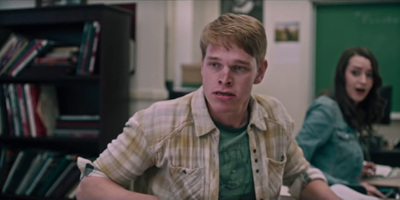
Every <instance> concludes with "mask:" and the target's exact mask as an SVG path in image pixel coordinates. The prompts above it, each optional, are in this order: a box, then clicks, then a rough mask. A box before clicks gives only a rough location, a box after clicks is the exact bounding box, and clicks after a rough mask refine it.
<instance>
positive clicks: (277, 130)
mask: <svg viewBox="0 0 400 200" xmlns="http://www.w3.org/2000/svg"><path fill="white" fill-rule="evenodd" d="M250 108H251V118H250V121H249V124H248V127H247V132H248V135H249V142H250V149H249V150H250V155H251V160H252V163H251V164H252V169H253V180H254V187H255V193H256V197H257V199H264V200H265V199H275V198H277V197H278V196H279V193H280V188H281V186H282V184H284V185H287V186H288V187H289V192H290V193H291V195H292V196H294V197H298V195H299V193H300V191H301V189H302V188H304V186H305V185H306V184H308V182H310V181H311V180H312V179H314V178H320V179H324V180H325V178H324V176H323V175H322V173H321V172H320V171H318V170H316V169H311V168H309V163H308V162H307V161H306V160H305V159H304V157H303V153H302V151H301V149H300V148H299V147H298V145H297V143H296V142H295V140H294V139H293V136H292V130H293V122H292V119H291V118H290V116H289V115H288V114H287V112H286V110H285V108H284V107H283V106H282V105H281V103H280V102H279V101H277V100H276V99H274V98H272V97H269V96H259V95H254V96H252V97H251V100H250ZM218 143H219V130H218V129H217V128H216V126H215V125H214V123H213V121H212V119H211V117H210V115H209V112H208V109H207V105H206V101H205V97H204V94H203V89H202V88H200V89H198V90H197V91H195V92H192V93H191V94H188V95H186V96H184V97H181V98H178V99H175V100H169V101H162V102H157V103H155V104H153V105H152V106H150V107H149V108H147V109H145V110H142V111H139V112H137V113H136V114H135V115H134V116H132V117H131V118H130V119H129V121H128V122H127V123H126V126H125V127H124V129H123V133H121V134H120V135H119V136H118V137H117V138H116V139H115V140H113V141H112V142H111V143H110V144H109V145H108V147H107V149H106V150H105V151H104V152H103V153H101V154H100V156H99V157H98V158H97V159H96V160H95V161H94V162H93V163H91V162H90V161H89V160H86V159H83V158H79V159H78V167H79V168H80V169H81V171H82V178H83V177H84V176H87V175H89V176H90V175H91V176H96V175H97V176H105V177H108V178H110V179H111V180H113V181H115V182H116V183H118V184H120V185H122V186H126V185H128V184H129V183H131V181H132V180H134V191H136V192H142V193H147V194H153V195H155V196H157V197H159V198H160V199H218V191H219V170H220V169H219V155H218Z"/></svg>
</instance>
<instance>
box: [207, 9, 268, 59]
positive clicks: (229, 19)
mask: <svg viewBox="0 0 400 200" xmlns="http://www.w3.org/2000/svg"><path fill="white" fill-rule="evenodd" d="M210 44H211V45H221V46H224V47H225V48H226V49H231V48H232V45H233V44H235V45H237V46H238V47H239V48H242V49H243V50H244V51H245V52H246V53H248V54H249V55H251V56H253V57H254V58H255V59H256V61H257V66H260V65H261V64H262V62H263V61H264V59H265V55H266V53H267V35H266V33H265V29H264V26H263V24H262V23H261V22H260V21H259V20H257V19H256V18H254V17H251V16H248V15H239V14H233V13H228V14H224V15H221V16H220V17H218V18H217V19H216V20H214V21H213V22H211V23H209V24H208V25H207V26H206V27H205V28H204V30H203V33H202V36H201V39H200V48H201V54H202V56H203V58H204V57H205V54H206V50H207V46H208V45H210Z"/></svg>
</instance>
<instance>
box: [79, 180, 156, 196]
mask: <svg viewBox="0 0 400 200" xmlns="http://www.w3.org/2000/svg"><path fill="white" fill-rule="evenodd" d="M76 198H77V199H78V200H90V199H95V200H102V199H105V200H109V199H113V200H130V199H132V200H134V199H141V200H158V198H157V197H155V196H152V195H147V194H141V193H136V192H132V191H129V190H127V189H125V188H123V187H122V186H120V185H118V184H117V183H115V182H113V181H112V180H110V179H108V178H105V177H96V176H88V177H85V178H83V179H82V181H81V182H80V184H79V186H78V190H77V193H76Z"/></svg>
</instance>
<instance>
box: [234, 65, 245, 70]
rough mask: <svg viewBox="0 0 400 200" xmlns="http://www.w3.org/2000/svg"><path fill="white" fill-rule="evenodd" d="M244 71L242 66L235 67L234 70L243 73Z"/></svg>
mask: <svg viewBox="0 0 400 200" xmlns="http://www.w3.org/2000/svg"><path fill="white" fill-rule="evenodd" d="M243 69H244V67H241V66H234V67H233V70H235V71H241V70H243Z"/></svg>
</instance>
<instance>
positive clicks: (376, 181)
mask: <svg viewBox="0 0 400 200" xmlns="http://www.w3.org/2000/svg"><path fill="white" fill-rule="evenodd" d="M363 181H365V182H367V183H369V184H371V185H373V186H376V187H389V188H398V189H400V176H396V177H388V178H379V177H377V178H369V179H365V180H363Z"/></svg>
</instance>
